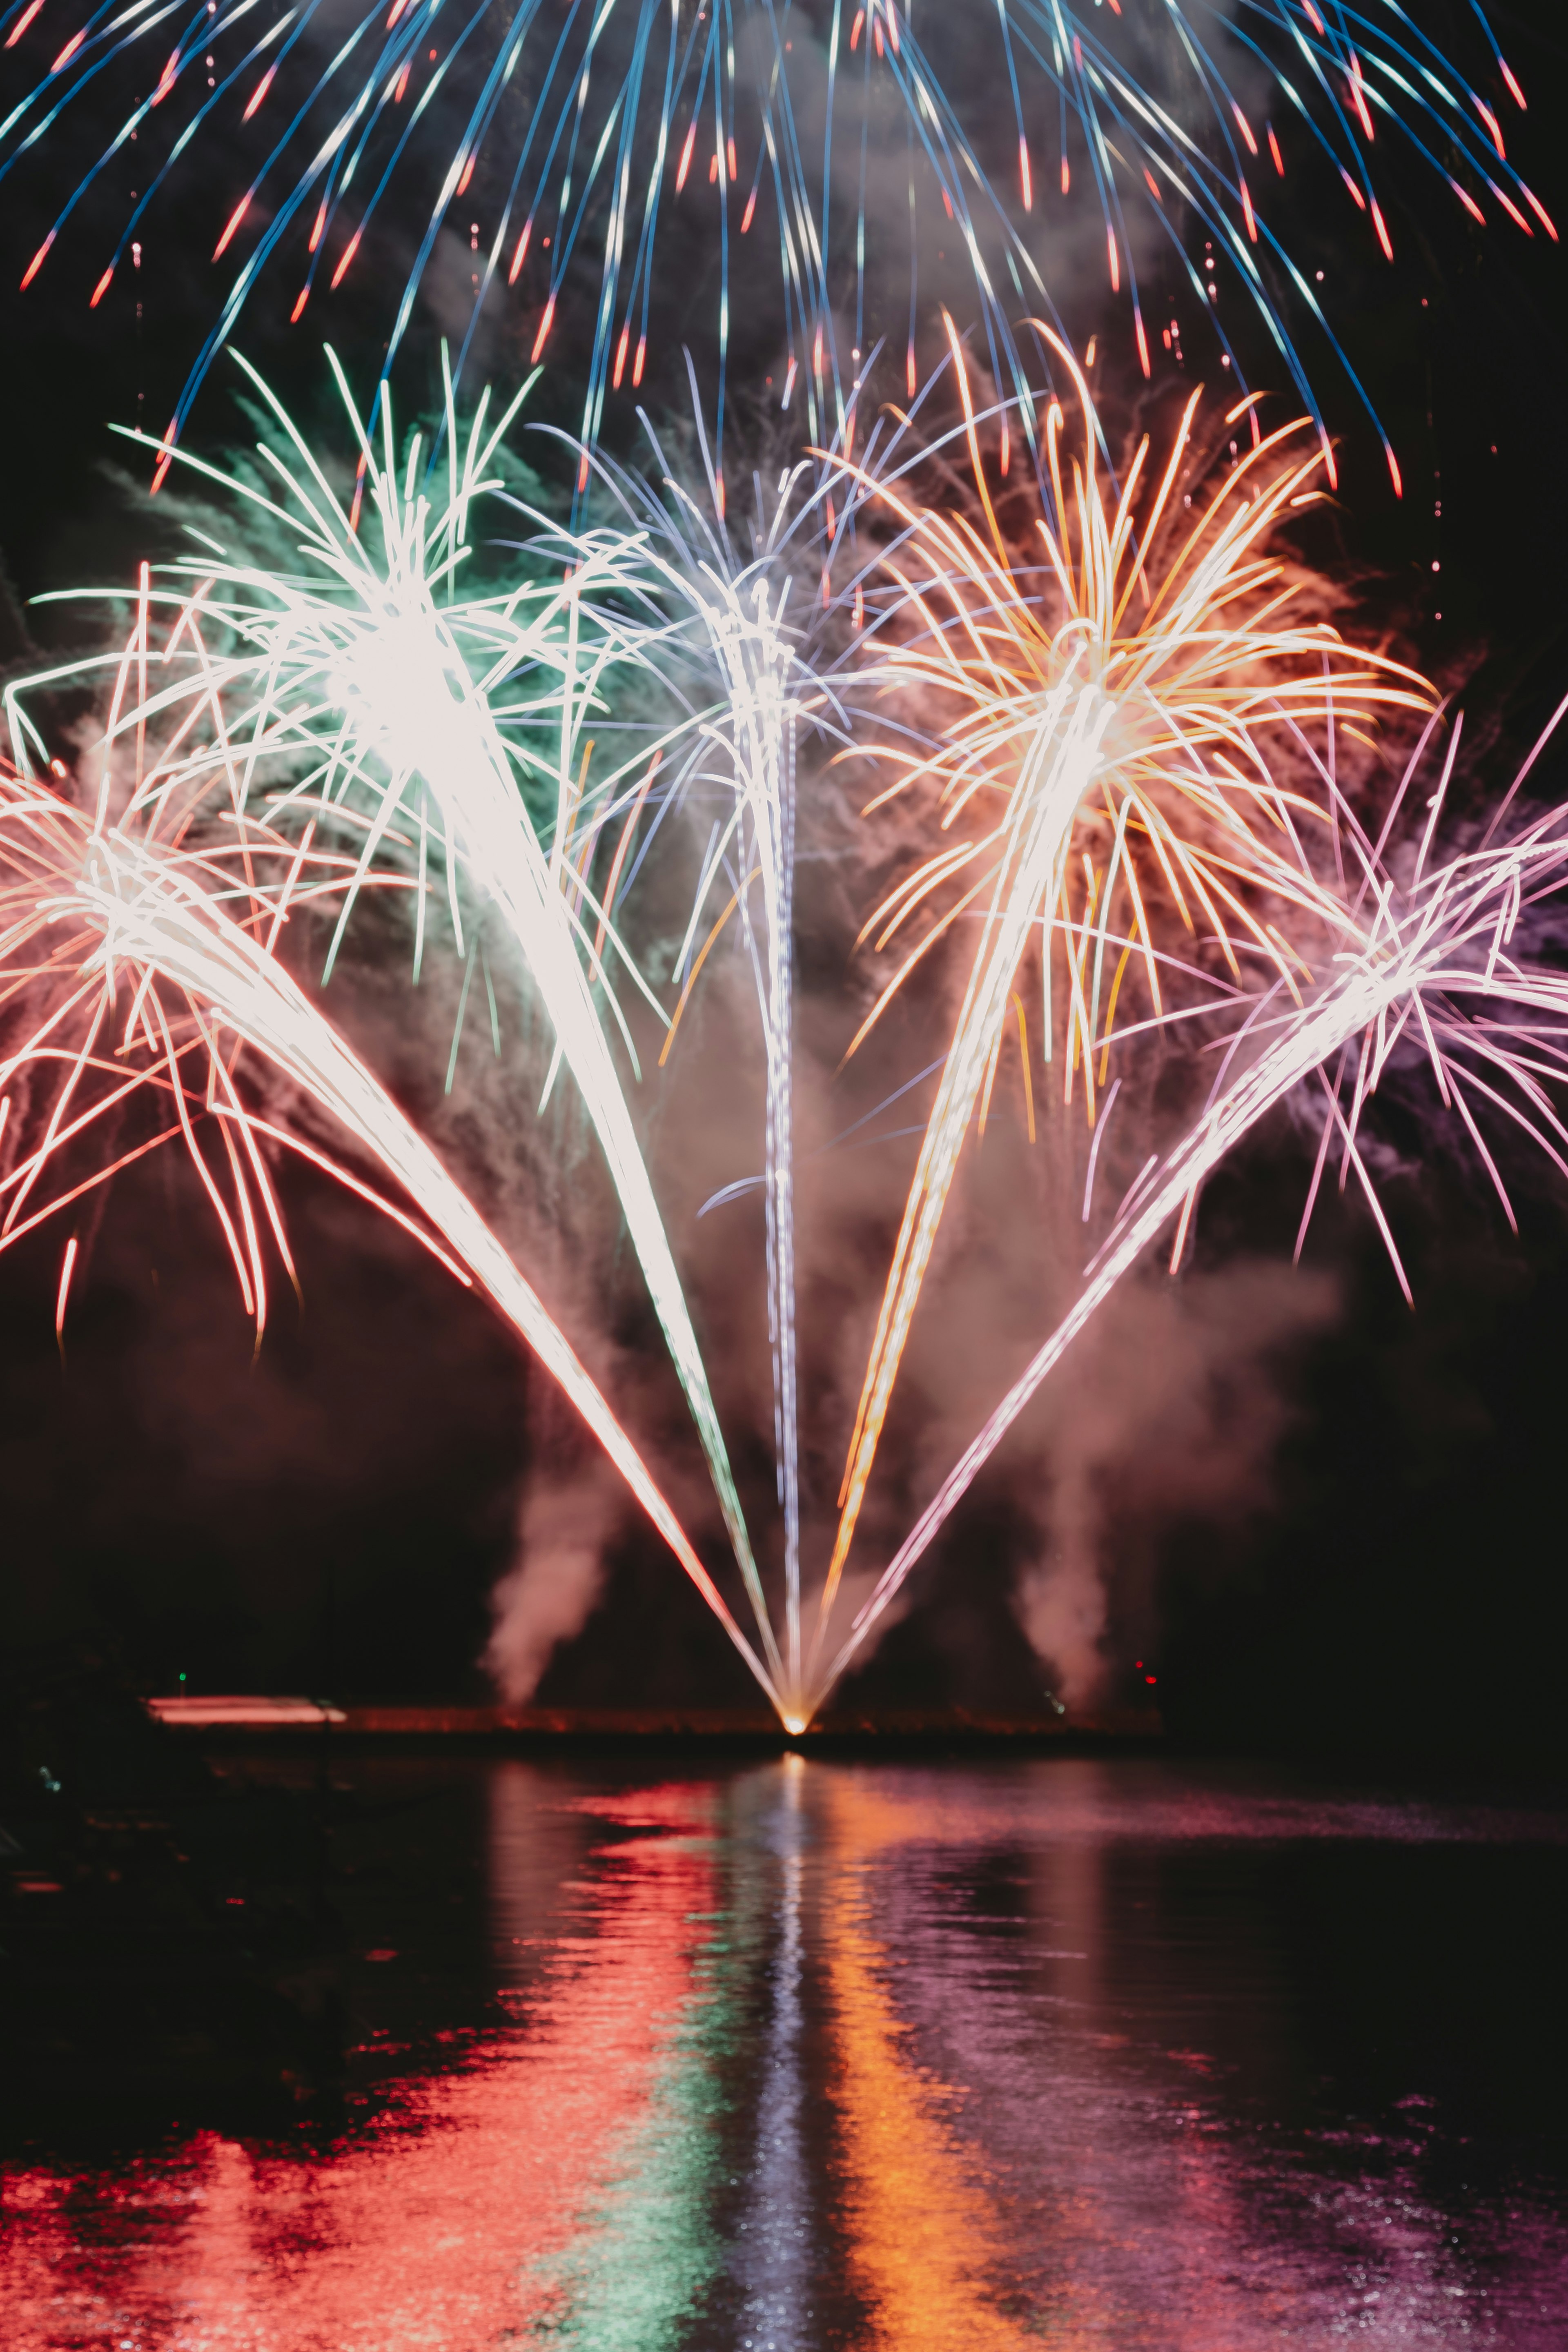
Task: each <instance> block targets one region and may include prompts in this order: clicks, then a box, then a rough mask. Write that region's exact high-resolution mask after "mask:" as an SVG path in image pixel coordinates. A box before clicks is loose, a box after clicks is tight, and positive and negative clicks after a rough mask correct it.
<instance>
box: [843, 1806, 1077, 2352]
mask: <svg viewBox="0 0 1568 2352" xmlns="http://www.w3.org/2000/svg"><path fill="white" fill-rule="evenodd" d="M827 1819H828V1825H829V1833H830V1836H831V1838H832V1842H833V1844H834V1847H835V1849H836V1852H835V1872H834V1876H835V1881H836V1885H835V1890H834V1900H833V1902H832V1903H831V1905H830V1906H827V1916H826V1919H825V1921H824V1925H823V1953H824V1960H825V1971H826V1986H827V1991H828V1997H829V2002H830V2008H831V2013H832V2019H833V2032H834V2053H835V2060H836V2068H835V2075H836V2079H835V2085H834V2088H835V2098H836V2105H837V2110H838V2121H839V2129H840V2133H841V2135H842V2139H841V2150H842V2164H843V2169H844V2174H845V2201H844V2207H843V2210H841V2212H840V2215H839V2219H840V2221H841V2222H842V2224H843V2226H844V2228H845V2231H846V2234H847V2238H848V2241H849V2252H848V2261H849V2267H850V2271H851V2273H852V2276H853V2278H854V2281H855V2284H856V2285H857V2286H858V2289H859V2292H860V2293H861V2294H862V2295H863V2296H864V2298H865V2301H866V2304H867V2306H868V2319H869V2322H870V2325H871V2326H872V2327H873V2329H874V2331H875V2332H874V2334H873V2335H872V2336H870V2337H869V2338H868V2343H867V2352H873V2347H876V2352H1037V2347H1038V2346H1039V2344H1040V2342H1041V2337H1040V2336H1039V2333H1038V2331H1037V2329H1034V2328H1031V2327H1026V2326H1021V2325H1019V2323H1018V2322H1016V2320H1014V2319H1012V2318H1010V2317H1008V2315H1006V2314H1005V2312H1003V2311H1002V2310H1000V2309H999V2308H998V2307H997V2304H996V2301H995V2299H994V2285H993V2282H994V2280H995V2279H997V2278H1000V2277H1002V2276H1004V2275H1005V2271H1006V2264H1007V2248H1006V2241H1005V2233H1004V2231H1003V2230H1002V2228H1001V2226H1000V2224H999V2221H998V2219H997V2216H996V2214H995V2211H994V2207H993V2204H992V2201H991V2200H990V2198H989V2197H988V2195H987V2193H986V2189H985V2185H984V2176H983V2174H982V2172H981V2169H980V2168H979V2167H978V2165H977V2164H976V2163H975V2161H974V2159H973V2157H972V2156H971V2155H970V2154H969V2152H968V2151H967V2150H966V2149H965V2148H964V2147H963V2145H962V2144H961V2142H960V2141H959V2139H958V2138H957V2137H956V2135H955V2134H954V2133H953V2131H952V2127H951V2126H950V2125H949V2123H948V2122H947V2120H946V2117H945V2116H944V2115H943V2112H942V2110H943V2107H944V2106H946V2105H951V2104H952V2102H953V2101H954V2100H956V2099H957V2098H959V2097H961V2096H962V2093H961V2092H960V2091H959V2090H958V2089H956V2088H955V2086H953V2085H952V2084H944V2083H942V2082H940V2081H938V2080H936V2079H935V2078H934V2077H933V2076H932V2075H931V2074H929V2073H928V2072H926V2071H925V2070H923V2069H921V2068H919V2067H917V2066H916V2065H915V2064H913V2063H911V2061H910V2057H909V2056H908V2054H907V2051H906V2048H905V2044H906V2043H907V2041H908V2036H909V2031H910V2029H909V2027H908V2026H907V2025H906V2024H905V2023H904V2022H903V2021H902V2020H901V2019H900V2016H899V2014H898V2011H897V2009H896V2007H895V2004H894V2001H893V1999H892V1995H891V1992H890V1990H889V1983H888V1972H889V1967H890V1957H889V1952H888V1949H887V1947H886V1946H885V1945H884V1944H882V1943H881V1942H880V1941H879V1939H878V1937H876V1936H874V1935H873V1934H872V1932H871V1928H870V1925H869V1902H868V1889H867V1884H866V1880H867V1873H868V1866H869V1864H870V1861H871V1858H872V1856H873V1855H874V1853H876V1851H877V1850H878V1849H879V1847H882V1846H884V1845H885V1844H888V1843H891V1842H893V1841H894V1840H901V1839H903V1838H906V1837H908V1836H909V1835H910V1828H911V1824H910V1822H909V1820H908V1818H907V1815H906V1813H905V1811H904V1809H903V1808H901V1807H897V1806H890V1805H888V1804H887V1803H885V1802H884V1801H881V1800H880V1799H879V1798H877V1797H875V1796H874V1795H872V1794H871V1793H870V1792H869V1791H868V1790H864V1789H860V1788H857V1787H856V1785H855V1783H854V1781H853V1780H851V1779H850V1778H848V1777H845V1778H843V1779H838V1778H837V1776H836V1780H835V1783H834V1786H833V1789H832V1794H831V1799H830V1802H829V1807H828V1816H827ZM1054 2340H1055V2341H1057V2342H1058V2343H1063V2344H1065V2343H1066V2342H1068V2340H1069V2339H1068V2338H1067V2337H1065V2336H1057V2337H1056V2338H1055V2339H1054Z"/></svg>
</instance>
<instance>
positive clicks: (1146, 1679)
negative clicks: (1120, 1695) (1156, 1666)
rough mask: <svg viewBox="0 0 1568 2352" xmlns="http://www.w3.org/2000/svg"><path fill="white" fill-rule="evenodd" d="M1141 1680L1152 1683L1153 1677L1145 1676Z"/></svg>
mask: <svg viewBox="0 0 1568 2352" xmlns="http://www.w3.org/2000/svg"><path fill="white" fill-rule="evenodd" d="M1143 1679H1144V1681H1145V1682H1146V1683H1152V1681H1153V1680H1154V1676H1153V1675H1144V1677H1143Z"/></svg>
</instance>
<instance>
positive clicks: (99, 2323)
mask: <svg viewBox="0 0 1568 2352" xmlns="http://www.w3.org/2000/svg"><path fill="white" fill-rule="evenodd" d="M646 1793H647V1792H645V1794H646ZM655 1793H657V1794H659V1795H662V1794H663V1793H664V1792H662V1791H660V1792H655ZM679 1794H680V1798H681V1800H682V1802H681V1803H680V1804H679V1805H677V1806H675V1807H673V1808H668V1809H667V1814H671V1815H674V1816H679V1815H682V1814H683V1815H684V1816H685V1818H684V1819H680V1818H674V1817H667V1818H666V1819H665V1820H663V1821H662V1822H661V1823H660V1826H664V1827H667V1828H671V1829H676V1830H679V1829H686V1830H689V1831H700V1830H704V1829H706V1827H707V1806H706V1792H705V1791H703V1790H700V1789H690V1788H688V1789H686V1790H681V1791H680V1792H679ZM603 1810H605V1811H612V1812H613V1811H615V1810H616V1809H615V1807H614V1806H613V1805H612V1806H606V1807H605V1808H604V1809H603ZM579 1887H580V1892H581V1895H582V1897H583V1901H582V1906H581V1908H580V1909H578V1910H577V1911H576V1913H575V1915H574V1916H572V1917H570V1918H569V1919H568V1920H567V1921H566V1922H565V1923H564V1924H565V1925H566V1926H567V1927H569V1928H571V1929H574V1930H575V1931H577V1932H575V1933H568V1934H564V1935H559V1936H557V1937H554V1938H552V1942H553V1947H554V1948H553V1950H552V1953H551V1956H550V1958H549V1959H548V1961H547V1963H546V1965H545V1968H544V1971H543V1975H542V1979H535V1983H534V1986H533V1988H532V1990H531V1996H530V1998H529V1999H528V2002H527V2017H526V2021H520V2022H521V2023H522V2027H523V2030H522V2031H521V2032H518V2033H516V2034H515V2035H513V2034H504V2035H500V2036H498V2037H496V2038H495V2039H494V2040H492V2041H490V2042H489V2043H488V2044H487V2045H486V2046H485V2048H484V2050H483V2052H482V2054H479V2055H478V2056H476V2058H475V2059H474V2061H473V2062H472V2063H470V2064H469V2065H468V2066H467V2067H466V2068H464V2069H462V2070H460V2071H458V2072H457V2073H454V2074H447V2075H445V2076H443V2077H440V2078H438V2079H437V2080H434V2081H429V2082H423V2083H418V2084H412V2085H410V2086H409V2087H408V2088H407V2090H406V2091H405V2095H404V2097H403V2098H402V2099H401V2100H400V2102H399V2103H398V2105H396V2107H395V2108H394V2109H392V2110H391V2111H389V2112H387V2113H386V2114H384V2115H383V2116H380V2117H379V2118H378V2119H377V2121H376V2123H375V2124H374V2126H371V2127H370V2128H369V2129H368V2130H366V2131H365V2132H364V2133H363V2136H361V2137H356V2138H355V2139H353V2140H352V2141H349V2142H346V2143H345V2142H340V2143H338V2144H337V2145H336V2146H334V2147H330V2148H327V2149H324V2150H321V2151H319V2152H312V2153H310V2154H305V2153H290V2154H287V2155H279V2154H276V2153H268V2152H267V2151H266V2150H265V2149H261V2148H257V2147H247V2146H246V2145H244V2144H243V2143H240V2142H237V2141H234V2140H229V2139H226V2138H223V2137H218V2136H217V2135H216V2134H211V2133H208V2134H203V2135H201V2136H200V2137H196V2138H195V2139H193V2140H192V2141H191V2142H189V2143H188V2144H187V2146H186V2147H185V2148H184V2150H183V2151H181V2153H180V2155H179V2157H178V2158H176V2159H175V2160H174V2161H171V2160H170V2159H169V2158H168V2157H166V2156H162V2157H160V2158H157V2159H153V2160H150V2161H148V2162H146V2163H145V2164H144V2165H141V2166H137V2167H135V2168H131V2169H129V2170H127V2171H122V2172H121V2173H119V2174H118V2175H117V2176H116V2177H115V2179H114V2181H113V2184H112V2186H111V2187H110V2189H108V2190H107V2191H106V2192H105V2191H103V2190H101V2189H96V2188H95V2187H94V2186H93V2185H92V2182H91V2177H90V2176H86V2177H83V2178H79V2177H77V2176H73V2175H72V2174H70V2173H68V2172H65V2171H62V2170H58V2169H56V2168H37V2169H36V2170H32V2171H26V2170H24V2171H12V2172H10V2173H9V2174H8V2176H7V2178H6V2180H5V2190H4V2197H3V2200H0V2204H3V2207H4V2220H5V2231H4V2236H3V2240H0V2314H3V2315H4V2345H5V2352H60V2347H71V2348H72V2352H77V2347H81V2352H88V2348H89V2347H90V2352H99V2348H100V2347H103V2352H108V2347H116V2352H118V2347H122V2346H123V2345H125V2344H130V2345H132V2346H133V2347H135V2352H153V2347H157V2352H493V2348H494V2347H496V2346H497V2345H499V2344H510V2345H511V2346H513V2347H518V2352H521V2347H525V2346H531V2345H535V2344H541V2343H543V2342H546V2341H551V2340H553V2338H554V2336H555V2334H556V2326H555V2323H556V2321H557V2319H558V2317H559V2313H558V2310H557V2305H558V2304H559V2300H560V2289H559V2286H558V2285H557V2284H553V2283H552V2278H551V2275H550V2273H549V2270H548V2267H547V2266H548V2265H549V2264H550V2263H551V2262H552V2259H553V2258H555V2257H558V2256H560V2255H561V2254H563V2252H568V2251H570V2250H571V2249H572V2248H573V2247H574V2242H576V2241H577V2240H579V2239H581V2238H582V2237H584V2234H591V2233H592V2232H593V2231H594V2230H595V2227H596V2226H597V2225H598V2221H599V2218H600V2210H599V2209H600V2207H601V2205H602V2192H603V2189H604V2184H605V2179H606V2176H607V2175H610V2174H612V2173H613V2171H614V2168H615V2164H616V2150H617V2148H619V2147H621V2146H622V2144H623V2143H624V2141H625V2138H626V2134H627V2132H628V2130H630V2129H633V2128H635V2127H636V2126H637V2124H638V2123H640V2122H641V2121H642V2120H643V2118H644V2117H645V2116H646V2115H647V2110H648V2105H649V2099H650V2092H651V2089H652V2084H653V2078H654V2077H655V2075H656V2074H657V2071H658V2063H659V2061H660V2057H661V2053H662V2051H663V2047H664V2043H665V2041H666V2039H667V2036H668V2024H669V2021H670V2020H671V2019H672V2017H674V2016H676V2015H677V2014H678V2013H679V2011H680V2009H681V2006H682V2004H683V2003H684V2002H685V2001H686V2000H688V1998H689V1992H690V1987H691V1968H692V1961H693V1958H694V1956H695V1954H696V1952H697V1950H698V1948H699V1947H700V1944H702V1943H703V1942H705V1941H706V1940H707V1938H708V1937H709V1936H710V1933H711V1930H710V1928H708V1927H703V1926H701V1925H699V1924H695V1923H693V1921H692V1919H691V1916H690V1915H691V1914H692V1913H694V1912H698V1913H700V1912H703V1911H711V1909H712V1907H713V1905H712V1888H713V1867H712V1862H711V1858H710V1852H709V1850H708V1848H707V1845H706V1842H705V1841H704V1840H702V1839H700V1838H693V1837H681V1836H679V1835H677V1836H673V1837H668V1838H667V1837H642V1838H637V1839H635V1840H632V1841H628V1842H626V1843H620V1844H617V1845H616V1846H615V1847H614V1848H613V1849H612V1850H611V1851H610V1853H609V1854H608V1855H607V1857H605V1858H602V1859H598V1860H596V1861H595V1866H594V1868H593V1872H592V1875H591V1877H589V1878H587V1879H585V1880H584V1881H582V1882H579Z"/></svg>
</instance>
